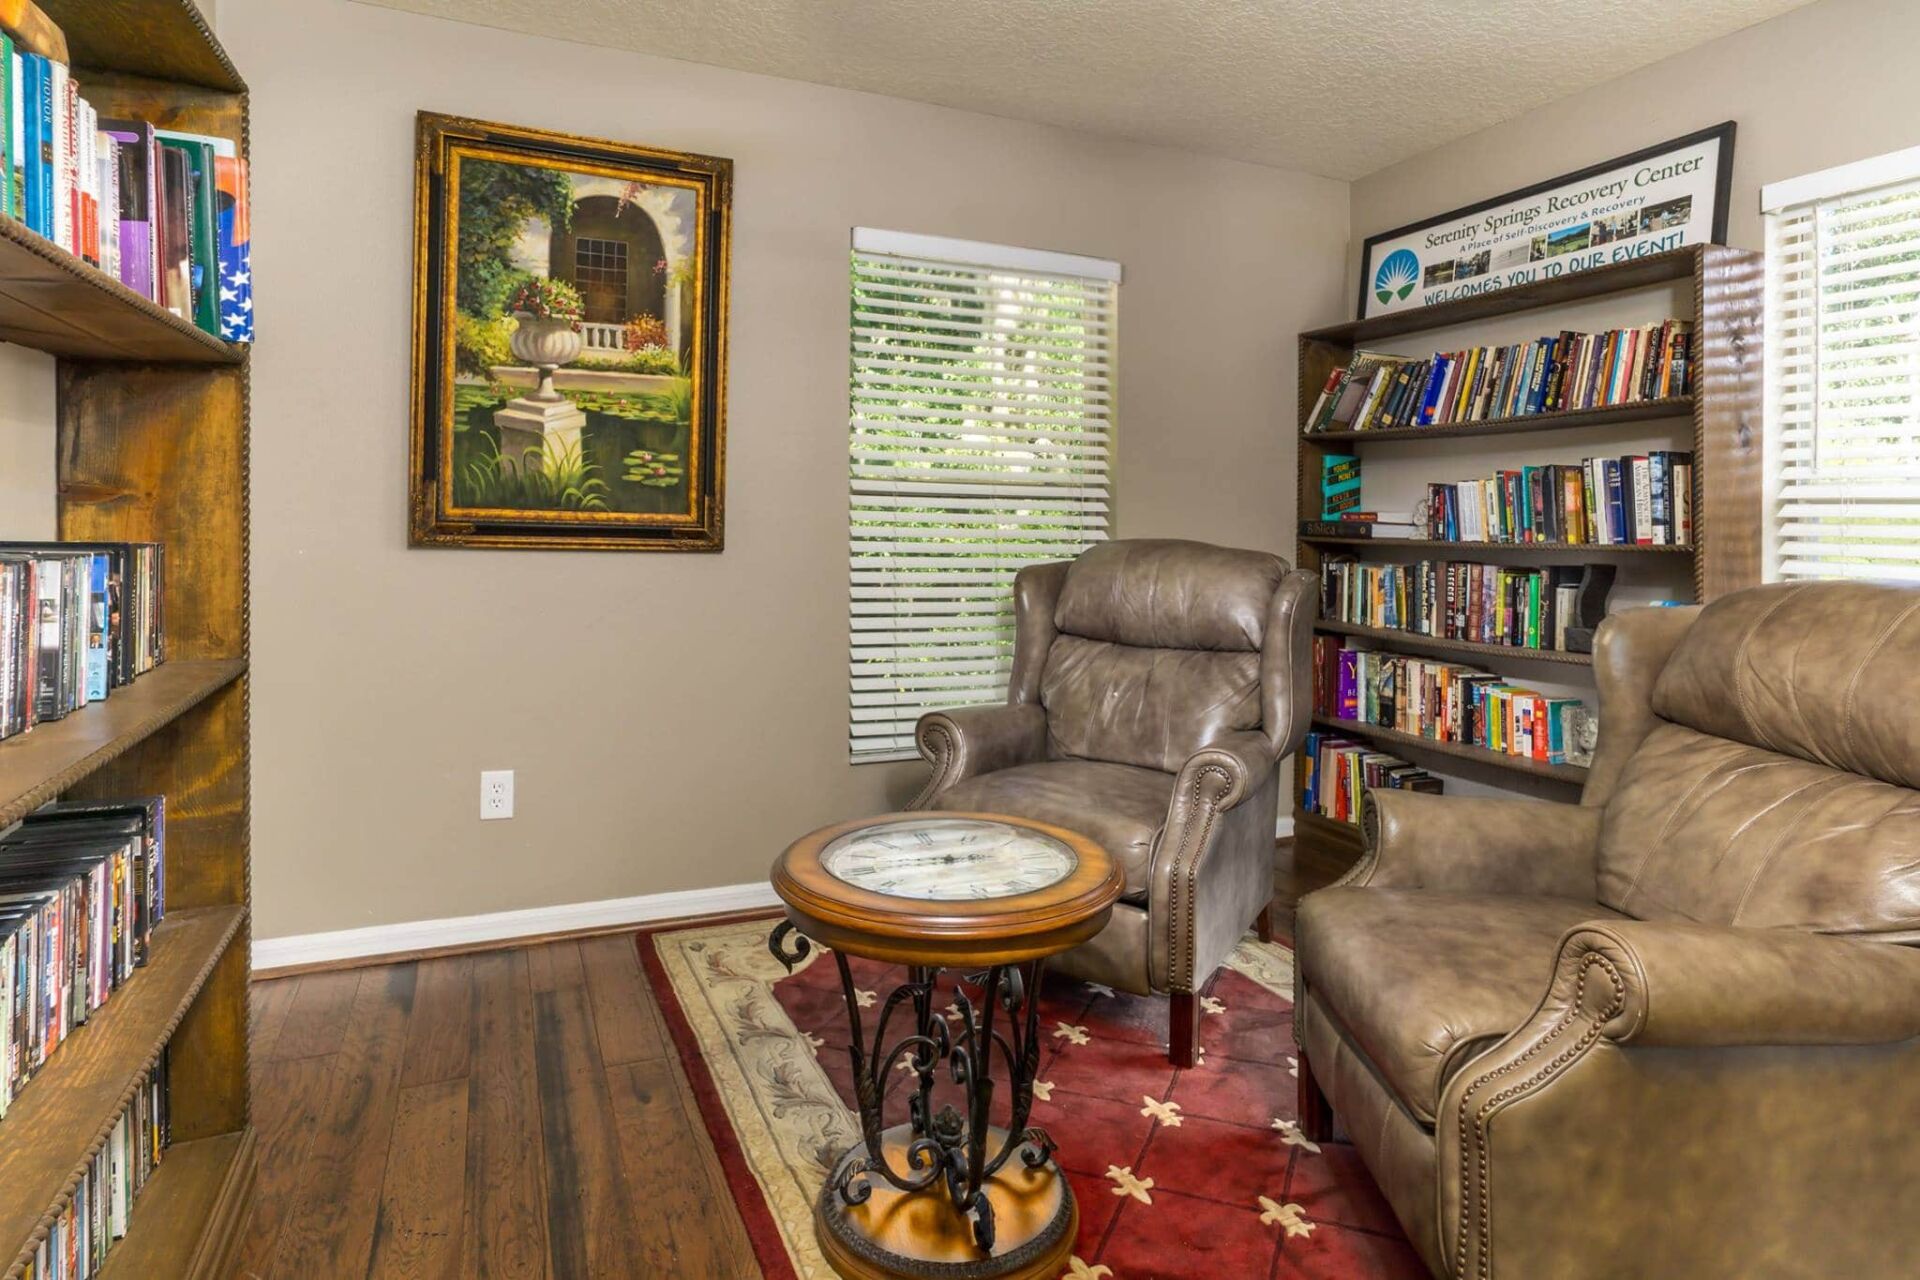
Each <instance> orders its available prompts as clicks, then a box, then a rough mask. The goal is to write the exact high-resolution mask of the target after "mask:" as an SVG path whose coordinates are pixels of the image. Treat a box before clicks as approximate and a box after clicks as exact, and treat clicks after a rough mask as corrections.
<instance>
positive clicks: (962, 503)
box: [848, 233, 1118, 761]
mask: <svg viewBox="0 0 1920 1280" xmlns="http://www.w3.org/2000/svg"><path fill="white" fill-rule="evenodd" d="M1063 268H1065V269H1063ZM1117 283H1118V270H1117V268H1114V267H1113V265H1112V264H1110V263H1101V262H1098V261H1097V260H1091V259H1075V258H1070V257H1067V256H1066V255H1057V254H1034V253H1029V252H1025V251H1019V250H1002V249H999V248H997V247H996V246H990V245H975V244H966V243H956V242H940V241H932V240H921V239H918V238H914V237H905V236H900V235H897V234H889V233H880V234H872V233H867V234H865V235H864V236H863V234H862V233H856V238H855V243H854V252H853V314H852V379H851V396H850V400H851V404H850V410H851V430H850V432H849V437H850V447H849V467H848V477H849V489H850V515H851V519H850V527H849V548H850V556H849V560H850V564H849V569H850V574H851V604H850V615H851V616H850V627H849V630H850V633H851V655H850V667H851V673H852V674H851V680H852V688H851V710H850V727H849V750H850V753H851V755H852V758H853V759H854V760H856V761H861V760H882V759H903V758H906V757H909V756H911V755H913V754H914V747H913V730H914V725H915V723H916V722H917V721H918V720H919V718H920V716H921V714H922V713H924V712H927V711H932V710H937V709H939V708H943V707H955V706H964V705H968V704H973V703H981V702H999V701H1002V700H1004V699H1005V697H1006V692H1007V673H1008V671H1009V669H1010V668H1011V666H1012V661H1013V604H1012V587H1013V576H1014V574H1015V573H1017V572H1018V571H1019V570H1020V569H1021V568H1022V567H1023V566H1025V565H1029V564H1039V563H1043V562H1046V561H1050V560H1065V559H1070V558H1072V557H1073V556H1075V555H1078V554H1079V553H1080V552H1081V551H1083V550H1085V549H1086V548H1087V547H1088V546H1089V545H1091V544H1092V543H1095V542H1098V541H1101V540H1102V539H1104V538H1105V537H1106V536H1107V525H1108V496H1109V494H1110V492H1111V471H1110V468H1111V465H1112V461H1113V456H1112V455H1113V394H1114V348H1115V324H1116V315H1115V304H1116V296H1115V295H1116V290H1117Z"/></svg>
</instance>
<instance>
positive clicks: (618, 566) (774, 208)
mask: <svg viewBox="0 0 1920 1280" xmlns="http://www.w3.org/2000/svg"><path fill="white" fill-rule="evenodd" d="M219 17H220V32H221V38H222V40H223V41H224V42H225V43H226V44H227V46H228V48H229V49H230V50H231V52H232V54H233V57H234V60H235V62H236V63H237V64H238V65H239V66H240V67H241V68H242V70H243V72H244V74H245V75H246V77H247V79H248V82H249V83H250V84H251V85H252V87H253V146H254V156H255V166H254V188H253V194H254V219H255V221H254V264H255V269H256V272H257V291H256V294H255V296H256V298H257V300H258V305H259V338H260V342H259V347H258V349H257V351H256V353H255V357H254V397H253V404H254V419H253V430H254V462H253V477H254V487H253V519H254V543H253V546H254V553H253V554H254V558H253V606H254V614H253V650H254V655H255V662H254V681H255V683H254V695H253V726H254V729H253V732H254V786H253V802H254V841H253V848H254V896H255V903H256V912H257V915H256V919H257V924H256V927H255V934H256V936H257V937H262V938H273V937H280V936H286V935H291V934H300V933H307V932H312V931H319V930H329V929H340V928H349V927H355V926H361V925H369V924H380V923H387V922H395V921H405V920H414V919H424V918H433V917H444V916H456V915H464V914H471V913H478V912H488V911H497V910H504V909H511V908H522V907H535V906H541V905H546V904H554V903H564V902H576V901H589V900H595V899H603V898H614V897H623V896H627V895H634V894H643V893H652V892H659V891H664V890H674V889H689V888H698V887H704V886H713V885H723V884H734V883H741V882H746V881H751V880H756V879H758V878H760V877H762V876H763V875H764V874H765V871H766V868H767V865H768V863H769V862H770V861H771V859H772V858H773V856H774V855H775V854H777V853H778V852H779V850H780V849H781V847H782V846H783V845H784V843H785V842H786V841H787V840H789V839H790V838H792V837H793V836H795V835H798V834H800V833H801V832H803V831H805V830H807V829H809V828H811V827H813V826H816V825H818V824H821V823H824V822H826V821H828V820H830V819H834V818H838V817H841V816H845V815H849V814H855V813H860V812H868V811H875V810H879V809H882V808H885V807H888V806H892V805H897V804H899V803H901V802H903V801H904V800H905V799H906V798H908V797H909V796H910V795H911V793H912V790H913V789H914V788H915V787H916V786H917V784H918V780H919V777H920V771H919V769H918V767H917V766H909V765H900V766H872V765H868V766H861V767H858V768H855V767H852V766H850V765H849V764H848V763H847V761H846V745H845V732H846V726H845V714H846V711H845V708H846V676H847V670H846V657H845V649H846V617H845V614H846V601H845V595H846V511H847V503H846V479H845V476H846V462H845V459H846V454H845V448H846V379H847V354H846V314H847V262H846V253H847V236H848V229H849V228H850V227H852V226H854V225H856V224H858V225H869V226H878V227H885V228H894V229H901V230H909V231H918V232H927V233H932V234H943V235H954V236H962V237H967V238H973V239H983V240H991V241H999V242H1003V243H1011V244H1018V245H1031V246H1038V247H1045V248H1052V249H1061V250H1067V251H1071V252H1075V253H1083V254H1092V255H1097V256H1102V257H1110V258H1115V259H1118V260H1120V261H1121V262H1122V263H1123V264H1124V267H1125V271H1126V281H1125V284H1124V285H1123V287H1122V301H1121V312H1122V317H1123V319H1122V334H1123V337H1122V347H1121V375H1120V389H1119V406H1120V408H1119V413H1120V428H1119V439H1120V444H1119V450H1120V459H1119V465H1118V510H1119V530H1120V532H1121V533H1123V534H1130V535H1142V534H1161V535H1183V536H1189V537H1196V538H1205V539H1211V540H1216V541H1220V542H1228V543H1238V544H1243V545H1250V546H1260V547H1267V548H1271V549H1275V550H1283V549H1285V548H1286V547H1287V546H1288V545H1289V543H1290V539H1289V537H1288V532H1287V531H1288V527H1289V524H1290V522H1291V520H1292V509H1291V507H1292V503H1291V498H1290V494H1291V491H1292V478H1291V474H1290V472H1289V470H1288V467H1289V465H1290V454H1289V451H1288V450H1287V448H1286V432H1287V431H1288V430H1289V429H1290V426H1291V422H1292V408H1291V400H1292V388H1293V381H1294V369H1293V344H1294V339H1293V335H1294V333H1295V332H1296V331H1297V330H1298V329H1300V328H1301V327H1303V326H1305V325H1307V324H1310V323H1316V322H1320V321H1324V320H1325V319H1327V318H1328V317H1329V316H1332V315H1335V314H1337V313H1338V311H1339V307H1340V298H1341V275H1342V265H1341V264H1342V261H1343V259H1344V257H1345V252H1344V251H1345V246H1346V238H1347V225H1348V210H1347V192H1346V187H1345V184H1342V183H1337V182H1332V181H1327V180H1323V179H1317V178H1310V177H1305V176H1300V175H1295V174H1290V173H1285V172H1280V171H1276V170H1271V169H1263V168H1259V167H1255V166H1250V165H1243V164H1235V163H1230V162H1225V161H1220V160H1212V159H1201V158H1196V157H1190V156H1184V155H1180V154H1176V153H1172V152H1167V151H1162V150H1155V149H1150V148H1145V147H1141V146H1137V145H1132V144H1123V143H1117V142H1110V141H1102V140H1099V139H1094V138H1090V137H1086V136H1081V135H1075V134H1071V133H1067V132H1062V131H1060V130H1056V129H1050V128H1042V127H1038V126H1031V125H1025V124H1020V123H1016V122H1012V121H1007V120H1001V119H994V118H989V117H984V116H978V115H971V114H966V113H961V112H955V111H950V110H944V109H940V108H934V107H929V106H923V105H918V104H914V103H908V102H901V101H893V100H889V99H884V98H877V97H873V96H869V95H862V94H856V93H848V92H842V91H838V90H832V89H825V88H820V87H816V86H810V85H803V84H798V83H793V82H788V81H781V80H774V79H768V78H764V77H757V76H752V75H746V74H741V73H735V72H728V71H723V70H718V69H714V68H708V67H700V66H694V65H691V64H685V63H676V62H671V61H665V60H657V59H650V58H647V57H644V56H639V55H634V54H629V53H618V52H612V51H606V50H599V49H594V48H590V47H586V46H580V45H570V44H560V43H552V42H544V41H541V40H534V39H527V38H524V37H520V36H515V35H510V34H506V33H503V32H499V31H493V30H487V29H482V28H478V27H470V26H464V25H458V24H452V23H446V22H438V21H434V20H430V19H424V18H419V17H414V16H409V15H403V14H398V13H394V12H390V11H386V10H382V9H376V8H370V7H365V6H361V5H356V4H351V3H346V2H345V0H221V3H220V6H219ZM419 108H427V109H431V110H438V111H447V112H458V113H464V114H470V115H475V116H481V117H488V118H493V119H499V120H506V121H512V122H515V123H519V124H526V125H536V126H543V127H550V128H555V129H561V130H567V131H571V132H577V133H584V134H593V135H602V136H609V137H616V138H625V139H632V140H636V141H642V142H648V143H654V144H659V145H664V146H669V147H676V148H682V149H686V150H692V151H700V152H709V153H714V154H719V155H725V156H731V157H733V159H734V160H735V162H736V164H737V170H736V173H737V189H736V194H735V204H734V219H735V238H734V256H733V279H734V291H733V320H732V334H731V336H732V353H731V359H732V368H731V379H730V404H729V410H730V412H729V421H728V432H729V440H728V494H727V511H728V521H727V549H726V551H725V552H724V553H723V554H720V555H717V556H695V555H676V556H661V555H588V554H574V553H568V554H555V553H509V552H477V551H475V552H467V551H453V552H449V551H416V550H409V549H408V548H407V546H406V539H405V523H404V512H405V502H406V491H405V476H406V456H405V455H406V434H407V390H408V377H409V374H408V354H407V341H408V339H407V326H408V297H409V289H410V281H411V248H410V235H411V223H410V217H411V215H410V199H411V181H412V167H411V165H412V138H413V114H414V112H415V110H416V109H419ZM485 768H511V769H514V770H517V771H518V816H517V817H516V818H515V819H514V820H512V821H510V822H492V823H484V824H483V823H481V822H480V821H478V818H477V809H478V799H477V797H478V790H479V787H478V774H479V771H480V770H481V769H485Z"/></svg>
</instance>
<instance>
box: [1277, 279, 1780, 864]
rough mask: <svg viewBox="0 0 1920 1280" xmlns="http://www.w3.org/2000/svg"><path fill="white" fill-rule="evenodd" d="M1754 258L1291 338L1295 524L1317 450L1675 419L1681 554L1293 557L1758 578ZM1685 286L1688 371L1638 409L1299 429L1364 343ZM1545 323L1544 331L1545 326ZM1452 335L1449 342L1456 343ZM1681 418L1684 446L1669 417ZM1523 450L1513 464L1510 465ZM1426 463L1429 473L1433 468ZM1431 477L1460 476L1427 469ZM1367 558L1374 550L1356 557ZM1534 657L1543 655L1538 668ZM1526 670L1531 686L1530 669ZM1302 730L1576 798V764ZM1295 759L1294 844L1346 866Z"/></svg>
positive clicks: (1420, 550)
mask: <svg viewBox="0 0 1920 1280" xmlns="http://www.w3.org/2000/svg"><path fill="white" fill-rule="evenodd" d="M1761 267H1762V259H1761V255H1759V254H1757V253H1753V252H1749V251H1747V250H1743V249H1732V248H1727V247H1725V246H1722V245H1699V246H1695V247H1692V248H1687V249H1680V250H1676V251H1673V252H1669V253H1662V254H1655V255H1649V256H1647V257H1644V258H1636V259H1631V260H1629V261H1626V262H1622V263H1617V264H1614V265H1610V266H1606V267H1600V268H1596V269H1593V270H1589V271H1583V272H1577V273H1575V274H1572V275H1566V276H1561V277H1558V278H1556V279H1553V280H1548V281H1542V282H1539V283H1535V284H1529V285H1522V286H1517V287H1514V288H1510V289H1506V290H1502V291H1499V292H1494V293H1487V294H1481V295H1478V296H1476V297H1470V298H1463V299H1458V300H1456V301H1452V302H1445V303H1440V304H1438V305H1435V306H1430V307H1423V308H1421V309H1419V310H1413V311H1401V312H1394V313H1391V314H1389V315H1384V316H1378V317H1374V318H1372V319H1367V320H1357V321H1352V322H1349V323H1346V324H1337V325H1330V326H1328V327H1326V328H1324V329H1313V330H1309V331H1308V332H1305V333H1302V334H1301V335H1300V365H1299V367H1300V375H1299V376H1300V385H1299V425H1298V427H1296V431H1295V438H1296V440H1297V441H1298V448H1299V453H1298V463H1299V513H1300V515H1301V516H1302V517H1303V518H1311V517H1313V516H1314V515H1317V514H1318V513H1319V511H1320V509H1321V495H1320V471H1321V459H1322V458H1323V457H1325V456H1326V455H1328V454H1349V453H1351V454H1357V455H1358V456H1360V457H1362V459H1363V472H1362V475H1363V483H1364V475H1365V471H1364V458H1365V456H1366V453H1365V451H1368V450H1372V449H1375V448H1380V449H1393V448H1399V447H1401V446H1404V445H1406V444H1408V443H1409V442H1414V441H1433V440H1447V439H1463V438H1473V437H1492V436H1523V435H1534V436H1535V438H1536V439H1538V438H1539V437H1538V435H1537V434H1536V433H1551V432H1567V431H1571V430H1573V429H1576V428H1588V427H1604V426H1611V425H1614V424H1627V423H1652V422H1655V421H1657V420H1662V419H1665V420H1668V421H1669V422H1670V423H1674V424H1676V425H1675V428H1674V429H1675V437H1676V442H1677V443H1676V444H1675V445H1674V446H1671V447H1678V448H1691V449H1692V451H1693V454H1694V461H1695V481H1694V495H1693V502H1694V511H1693V527H1694V545H1693V546H1691V547H1664V546H1662V547H1643V546H1595V545H1588V544H1571V545H1555V544H1542V543H1519V544H1515V543H1479V542H1444V541H1435V540H1428V539H1418V538H1376V539H1367V538H1315V537H1305V536H1303V537H1301V538H1300V539H1299V542H1298V548H1297V552H1296V563H1297V564H1299V566H1300V567H1301V568H1303V569H1307V570H1310V571H1313V572H1315V573H1317V572H1319V569H1320V564H1321V560H1322V558H1323V557H1325V556H1328V555H1333V554H1337V553H1358V554H1362V555H1366V556H1367V558H1369V559H1372V558H1381V559H1407V560H1414V559H1426V558H1435V559H1468V560H1485V561H1488V562H1496V563H1507V564H1514V565H1533V564H1555V563H1559V564H1565V563H1571V562H1593V561H1612V562H1624V561H1631V560H1634V559H1638V558H1641V557H1648V556H1663V557H1684V558H1686V559H1687V560H1689V561H1690V562H1691V570H1692V588H1693V598H1694V599H1695V600H1696V601H1706V600H1711V599H1712V598H1714V597H1715V596H1718V595H1721V594H1723V593H1725V592H1727V591H1731V590H1734V589H1736V588H1739V587H1743V586H1750V585H1752V584H1753V583H1756V582H1758V581H1759V580H1760V572H1761V514H1762V485H1763V481H1762V471H1761V396H1762V384H1761V360H1762V344H1761V333H1762V330H1761V325H1762V317H1763V310H1762V289H1763V283H1764V282H1763V279H1762V270H1761ZM1679 281H1691V283H1692V316H1691V319H1692V321H1693V326H1694V330H1693V331H1694V353H1695V361H1696V368H1695V374H1694V389H1693V392H1692V394H1691V395H1687V396H1680V397H1675V398H1672V399H1667V400H1659V401H1653V402H1646V403H1639V404H1626V405H1615V406H1609V407H1606V408H1599V409H1582V410H1574V411H1571V412H1565V413H1550V414H1534V415H1530V416H1526V417H1517V418H1502V419H1495V420H1491V421H1483V422H1472V423H1458V424H1453V425H1449V426H1444V427H1410V428H1405V429H1396V430H1377V431H1329V432H1322V433H1319V434H1316V435H1305V434H1303V433H1302V431H1303V429H1304V427H1305V424H1306V419H1307V415H1308V414H1309V413H1311V412H1312V410H1313V406H1314V402H1315V401H1316V400H1317V399H1318V398H1319V395H1320V391H1321V388H1322V387H1323V386H1324V385H1325V384H1326V380H1327V375H1328V374H1329V373H1330V372H1332V371H1333V370H1334V369H1336V368H1338V367H1341V366H1343V365H1345V364H1347V363H1348V361H1349V360H1351V359H1352V357H1353V353H1354V352H1355V351H1356V350H1358V349H1362V348H1366V347H1368V346H1370V345H1373V344H1378V343H1383V342H1388V341H1396V340H1398V341H1402V342H1404V341H1405V340H1409V339H1412V338H1415V337H1417V336H1418V335H1420V334H1423V333H1426V332H1429V331H1433V332H1437V331H1440V330H1452V331H1455V332H1456V333H1457V332H1458V330H1459V329H1460V327H1461V326H1465V325H1472V324H1475V323H1478V322H1482V321H1493V320H1496V319H1498V318H1501V317H1508V316H1514V315H1518V314H1519V313H1522V312H1528V311H1536V310H1541V309H1545V308H1551V307H1560V306H1567V305H1571V304H1576V303H1584V302H1587V301H1589V300H1594V299H1604V298H1607V297H1608V296H1610V295H1624V294H1628V293H1631V292H1633V291H1636V290H1644V289H1648V288H1650V287H1654V286H1661V285H1671V284H1673V283H1674V282H1679ZM1547 327H1548V328H1558V327H1559V326H1557V325H1549V326H1547ZM1471 341H1472V340H1471V339H1469V340H1467V342H1458V341H1456V342H1454V343H1453V344H1452V345H1453V346H1460V345H1468V343H1469V342H1471ZM1689 418H1690V419H1691V424H1692V439H1691V443H1690V444H1687V443H1678V442H1681V441H1684V440H1685V438H1686V437H1685V434H1684V430H1683V429H1682V428H1680V427H1678V426H1677V423H1678V422H1679V421H1680V420H1685V419H1689ZM1522 460H1524V459H1518V458H1516V459H1515V461H1516V462H1518V461H1522ZM1437 471H1438V466H1436V472H1437ZM1435 478H1436V479H1441V478H1463V477H1442V476H1441V475H1439V474H1436V476H1435ZM1370 551H1371V552H1375V553H1379V554H1378V556H1377V557H1376V556H1374V555H1371V554H1369V552H1370ZM1316 630H1317V631H1318V632H1319V633H1320V634H1325V635H1342V636H1357V637H1361V638H1364V639H1365V640H1366V641H1367V642H1368V643H1369V644H1370V645H1371V646H1372V647H1374V648H1378V649H1382V650H1387V651H1392V652H1399V653H1409V654H1418V655H1421V656H1427V657H1435V658H1441V659H1450V660H1456V661H1460V662H1464V663H1469V664H1473V665H1477V666H1482V667H1485V668H1486V669H1489V670H1492V671H1497V672H1500V673H1502V674H1508V673H1510V672H1512V671H1514V670H1522V671H1530V672H1540V671H1542V670H1543V669H1550V670H1551V671H1552V672H1553V673H1554V674H1553V676H1552V678H1554V679H1556V680H1569V679H1579V678H1585V679H1587V680H1589V681H1590V680H1591V675H1592V667H1593V659H1592V656H1591V655H1590V654H1584V653H1567V652H1559V651H1552V650H1535V649H1516V648H1512V647H1509V646H1505V645H1484V644H1470V643H1466V642H1462V641H1454V640H1443V639H1436V638H1434V637H1430V636H1421V635H1415V634H1413V633H1411V632H1404V631H1396V630H1387V629H1376V628H1371V627H1363V626H1354V625H1349V624H1346V623H1339V622H1332V621H1328V620H1325V619H1322V620H1321V621H1320V622H1319V623H1318V624H1317V625H1316ZM1542 664H1545V665H1544V667H1543V666H1542ZM1534 678H1537V679H1546V678H1548V677H1546V676H1540V675H1536V676H1535V677H1534ZM1314 727H1315V728H1318V729H1322V730H1326V731H1329V732H1334V733H1337V734H1339V735H1340V736H1342V737H1346V738H1351V739H1353V740H1354V741H1358V742H1371V743H1374V744H1377V746H1378V747H1379V749H1380V750H1382V751H1386V752H1390V753H1392V754H1395V755H1399V756H1402V757H1403V758H1405V759H1408V760H1411V761H1412V762H1414V763H1416V764H1421V765H1426V766H1429V767H1433V768H1437V769H1442V770H1446V771H1449V772H1457V773H1460V774H1461V775H1462V776H1467V777H1471V778H1473V779H1474V780H1475V781H1481V782H1486V783H1490V784H1492V785H1495V786H1499V787H1503V788H1506V789H1509V790H1512V791H1515V792H1516V793H1519V794H1524V795H1538V796H1543V797H1547V798H1552V799H1559V800H1572V799H1577V798H1578V796H1579V794H1580V790H1581V788H1582V787H1583V786H1584V785H1585V782H1586V774H1587V771H1586V770H1585V769H1584V768H1579V767H1576V766H1573V765H1553V764H1544V763H1541V762H1538V761H1534V760H1529V759H1522V758H1519V757H1514V756H1506V755H1500V754H1497V753H1494V752H1491V751H1485V750H1481V749H1479V748H1477V747H1471V746H1462V745H1458V744H1453V743H1441V742H1435V741H1432V740H1430V739H1426V738H1422V737H1418V736H1414V735H1409V734H1403V733H1397V732H1394V731H1392V730H1389V729H1382V728H1379V727H1377V726H1373V725H1367V724H1360V723H1355V722H1352V721H1347V720H1337V719H1329V718H1327V717H1323V716H1316V717H1315V718H1314ZM1301 763H1302V762H1299V761H1296V772H1295V776H1294V779H1293V797H1294V803H1293V821H1294V841H1295V844H1296V847H1300V848H1304V849H1306V850H1308V851H1309V852H1311V853H1313V854H1318V855H1323V856H1326V857H1329V858H1333V859H1336V860H1349V861H1350V860H1351V859H1352V858H1354V857H1355V856H1357V855H1358V853H1359V851H1360V847H1361V836H1360V829H1359V828H1358V827H1355V826H1351V825H1349V824H1347V823H1343V822H1336V821H1333V820H1330V819H1328V818H1324V817H1322V816H1320V815H1319V814H1315V813H1310V812H1307V811H1306V810H1305V808H1304V807H1303V805H1302V803H1301V801H1302V791H1303V783H1304V776H1303V774H1302V772H1301V770H1300V765H1301Z"/></svg>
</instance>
